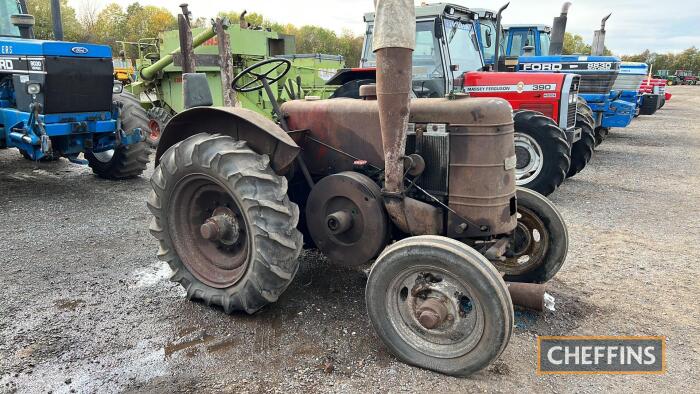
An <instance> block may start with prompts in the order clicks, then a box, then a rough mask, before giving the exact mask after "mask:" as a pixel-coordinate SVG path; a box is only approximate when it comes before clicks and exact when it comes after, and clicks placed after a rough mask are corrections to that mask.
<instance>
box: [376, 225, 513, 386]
mask: <svg viewBox="0 0 700 394" xmlns="http://www.w3.org/2000/svg"><path fill="white" fill-rule="evenodd" d="M365 300H366V303H367V313H368V315H369V319H370V322H371V323H372V326H373V327H374V329H375V331H376V332H377V335H378V336H379V338H380V339H381V340H382V341H383V342H384V344H385V345H386V346H387V347H388V348H389V350H390V351H391V352H392V353H394V354H395V355H396V357H398V358H399V359H400V360H402V361H403V362H405V363H408V364H412V365H415V366H418V367H421V368H426V369H430V370H433V371H436V372H440V373H444V374H447V375H454V376H467V375H470V374H472V373H474V372H477V371H479V370H481V369H484V368H486V367H487V366H488V365H489V364H491V363H492V362H493V361H494V360H496V359H497V358H498V356H499V355H500V354H501V353H502V352H503V350H504V349H505V347H506V345H507V344H508V341H509V340H510V336H511V333H512V331H513V303H512V301H511V298H510V294H509V293H508V288H507V286H506V284H505V283H504V282H503V279H502V278H501V275H500V274H499V272H498V271H497V270H496V269H495V268H494V267H493V265H491V263H490V262H489V261H488V260H487V259H486V258H485V257H484V256H482V255H481V254H479V253H478V252H477V251H476V250H474V249H472V248H471V247H469V246H467V245H465V244H463V243H461V242H458V241H455V240H453V239H449V238H446V237H440V236H430V235H424V236H417V237H410V238H406V239H404V240H402V241H399V242H396V243H394V244H392V245H391V246H389V247H388V248H386V249H385V250H384V252H382V254H381V255H380V256H379V258H378V259H377V261H376V262H375V263H374V265H373V266H372V269H371V271H370V273H369V278H368V280H367V287H366V290H365Z"/></svg>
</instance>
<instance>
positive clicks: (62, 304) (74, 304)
mask: <svg viewBox="0 0 700 394" xmlns="http://www.w3.org/2000/svg"><path fill="white" fill-rule="evenodd" d="M84 304H85V301H83V300H70V299H62V300H57V301H56V302H55V303H54V305H56V308H58V309H60V310H65V311H74V310H76V308H78V307H79V306H81V305H84Z"/></svg>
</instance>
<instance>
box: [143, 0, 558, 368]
mask: <svg viewBox="0 0 700 394" xmlns="http://www.w3.org/2000/svg"><path fill="white" fill-rule="evenodd" d="M413 17H414V8H413V2H412V1H411V0H380V1H379V2H378V10H377V30H376V37H375V38H374V40H375V47H376V48H377V51H376V58H377V71H376V82H377V84H376V85H375V86H367V87H364V88H363V94H364V96H365V98H364V99H350V98H345V99H333V100H295V101H290V102H287V103H285V104H284V105H282V106H281V107H279V106H275V108H274V109H275V112H276V114H277V118H278V119H279V123H274V122H273V121H271V120H269V119H267V118H265V117H263V116H261V115H259V114H257V113H255V112H253V111H250V110H246V109H243V108H214V107H211V103H212V100H211V93H210V92H209V91H208V83H207V81H206V76H205V75H203V74H184V75H183V81H184V92H185V103H187V107H188V108H189V109H187V110H185V111H183V112H181V113H179V114H178V115H176V116H175V117H173V118H172V119H171V120H170V122H169V123H168V124H167V125H166V127H165V129H164V130H163V134H162V137H161V141H160V144H159V146H158V150H157V152H156V169H155V171H154V173H153V177H152V179H151V184H152V188H153V190H152V192H151V194H150V196H149V198H148V207H149V209H150V211H151V212H152V214H153V219H152V221H151V225H150V231H151V233H152V234H153V236H155V238H157V240H158V242H159V251H158V257H159V258H160V259H161V260H163V261H165V262H167V263H168V264H169V266H170V267H171V269H172V270H173V275H172V277H171V279H172V280H173V281H175V282H178V283H179V284H181V285H182V286H183V287H184V288H185V289H186V291H187V297H188V298H189V299H196V300H201V301H203V302H205V303H206V304H207V305H215V306H219V307H221V308H223V310H224V311H225V312H227V313H232V312H236V311H242V312H247V313H255V312H256V311H258V310H260V309H261V308H263V307H264V306H265V305H267V304H269V303H272V302H275V301H276V300H277V299H278V297H279V296H280V295H281V294H282V292H284V290H285V289H286V288H287V287H288V286H289V285H290V283H291V282H292V280H293V279H294V275H295V274H296V272H297V269H298V267H299V260H298V256H299V254H300V252H301V249H302V247H303V246H304V245H306V246H307V247H313V246H315V247H317V248H318V249H320V250H321V251H322V252H323V254H324V255H325V256H327V258H328V260H329V261H330V262H331V263H335V264H341V265H344V266H348V267H361V266H363V265H366V264H370V263H371V264H372V265H371V270H370V271H369V276H368V280H367V285H366V305H367V312H368V315H369V318H370V321H371V323H372V325H373V326H374V328H375V329H376V332H377V335H378V336H379V337H380V338H381V340H382V341H383V342H384V343H385V344H386V346H387V347H388V348H389V349H390V350H391V351H392V352H393V353H394V354H395V355H396V356H397V357H398V358H399V359H401V360H403V361H405V362H407V363H411V364H414V365H417V366H420V367H423V368H429V369H432V370H435V371H439V372H442V373H446V374H451V375H459V376H464V375H468V374H471V373H473V372H475V371H478V370H480V369H483V368H485V367H486V366H488V365H489V364H490V363H491V362H493V361H494V360H495V359H496V358H497V357H498V356H499V355H500V354H501V353H502V352H503V350H504V349H505V347H506V345H507V343H508V341H509V338H510V335H511V332H512V329H513V322H514V317H513V302H514V301H517V300H518V297H517V293H516V292H514V290H513V287H512V286H511V287H510V288H509V287H508V286H507V285H506V283H505V282H504V280H503V279H504V278H505V279H506V280H510V281H517V282H530V283H542V282H546V281H547V280H549V279H550V278H552V277H553V276H554V275H555V274H556V272H557V271H558V270H559V269H560V267H561V266H562V264H563V263H564V260H565V258H566V253H567V248H568V235H567V230H566V226H565V224H564V221H563V220H562V218H561V216H560V215H559V213H558V212H557V210H556V208H555V207H554V206H553V205H552V204H551V203H550V202H549V201H548V200H547V199H546V198H545V197H543V196H542V195H540V194H538V193H536V192H533V191H530V190H528V189H522V188H516V185H515V181H516V178H515V167H516V157H515V146H514V143H513V141H514V140H513V117H512V116H513V115H512V110H511V107H510V105H509V104H508V103H507V102H506V101H505V100H502V99H499V98H470V97H468V96H467V95H466V94H458V95H453V96H450V97H442V98H416V99H413V100H411V99H410V96H411V77H412V73H411V70H412V69H413V68H412V49H411V48H414V47H416V44H415V42H414V38H415V34H414V23H413V22H412V21H413ZM401 21H404V23H403V24H402V23H401ZM406 21H408V23H405V22H406ZM387 31H391V34H386V32H387ZM289 68H290V63H289V61H287V60H285V59H269V60H266V61H263V62H261V63H258V64H256V65H253V66H251V67H250V68H248V69H246V70H244V71H243V72H242V73H241V74H239V75H238V76H236V78H235V79H234V81H233V85H234V89H236V90H237V91H239V92H250V91H254V90H264V91H266V92H267V94H268V95H269V97H270V99H271V102H272V103H276V101H275V100H274V95H273V93H272V90H271V88H270V85H271V84H273V83H274V82H276V81H278V80H279V79H280V78H282V77H283V76H284V75H285V74H286V72H287V71H289ZM518 285H519V286H537V285H534V284H527V283H519V284H518ZM511 294H512V295H511Z"/></svg>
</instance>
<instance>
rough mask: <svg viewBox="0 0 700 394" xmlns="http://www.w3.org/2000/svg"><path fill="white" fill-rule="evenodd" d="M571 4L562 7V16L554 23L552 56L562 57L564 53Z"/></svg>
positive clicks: (567, 3) (555, 19) (550, 51)
mask: <svg viewBox="0 0 700 394" xmlns="http://www.w3.org/2000/svg"><path fill="white" fill-rule="evenodd" d="M569 7H571V3H570V2H568V1H567V2H566V3H564V5H562V6H561V14H560V15H559V16H558V17H556V18H554V22H552V34H551V37H552V38H551V42H550V44H549V54H550V55H561V53H562V52H563V51H564V33H566V20H567V17H568V15H569Z"/></svg>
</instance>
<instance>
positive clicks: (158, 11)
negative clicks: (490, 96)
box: [27, 0, 700, 72]
mask: <svg viewBox="0 0 700 394" xmlns="http://www.w3.org/2000/svg"><path fill="white" fill-rule="evenodd" d="M61 5H62V8H61V13H62V19H63V30H64V35H65V39H66V40H69V41H77V42H93V43H99V44H106V45H110V46H111V47H112V48H113V49H114V51H115V52H114V53H115V54H116V53H119V52H118V51H119V50H120V49H121V47H120V46H119V45H118V44H117V41H128V42H136V41H138V40H139V39H141V38H155V37H158V34H159V33H161V32H163V31H166V30H174V29H176V28H177V18H176V16H175V15H173V14H172V13H170V11H168V10H167V9H166V8H163V7H156V6H150V5H146V6H143V5H141V4H139V3H138V2H134V3H131V4H129V5H127V6H126V8H124V7H123V6H122V5H120V4H119V3H116V2H115V3H110V4H108V5H107V6H105V7H103V8H101V9H100V8H99V7H98V6H97V3H96V2H95V0H83V2H82V3H81V8H80V9H79V10H76V9H74V8H73V7H71V6H69V5H68V0H61ZM27 6H28V8H29V13H30V14H32V15H34V17H35V18H36V25H35V26H34V33H35V35H36V37H37V38H40V39H52V38H53V29H52V26H53V25H52V22H51V6H50V0H28V1H27ZM219 16H221V17H228V18H229V19H230V20H231V22H232V23H238V20H239V17H240V14H239V13H238V12H234V11H230V12H220V13H219ZM245 18H246V21H247V22H248V23H249V24H250V25H251V26H255V27H257V26H259V27H262V28H269V29H271V30H273V31H277V32H280V33H284V34H290V35H294V36H295V37H296V50H297V53H327V54H339V55H343V56H344V57H345V62H346V64H347V65H349V66H352V67H354V66H357V65H358V64H359V63H360V58H361V56H362V43H363V39H364V37H363V36H361V35H356V34H354V33H353V32H351V31H350V30H347V29H345V30H343V31H342V32H341V33H340V34H338V33H336V32H334V31H333V30H330V29H326V28H323V27H319V26H311V25H305V26H301V27H299V26H295V25H293V24H281V23H277V22H274V21H270V20H268V19H266V18H265V17H264V16H263V15H260V14H257V13H251V14H246V15H245ZM208 24H209V21H208V20H207V19H206V18H196V19H195V20H194V21H193V25H194V26H195V27H203V26H206V25H208ZM563 52H564V54H589V53H591V46H590V45H589V44H586V43H585V42H584V41H583V37H582V36H580V35H578V34H571V33H566V35H565V37H564V50H563ZM606 54H608V55H610V54H612V52H611V51H610V50H608V49H607V48H606ZM622 60H625V61H635V62H644V63H648V64H650V65H653V67H654V70H671V72H673V71H675V70H692V71H693V72H698V71H700V51H698V49H697V48H695V47H691V48H689V49H686V50H685V51H683V52H681V53H678V54H674V53H656V52H651V51H649V50H646V51H644V52H642V53H640V54H637V55H628V56H622Z"/></svg>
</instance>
